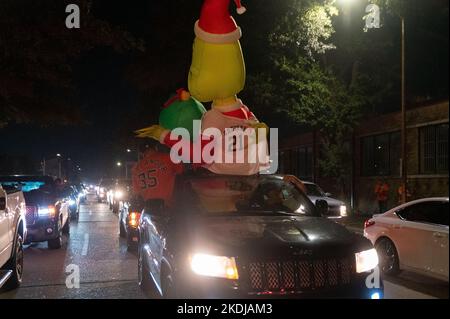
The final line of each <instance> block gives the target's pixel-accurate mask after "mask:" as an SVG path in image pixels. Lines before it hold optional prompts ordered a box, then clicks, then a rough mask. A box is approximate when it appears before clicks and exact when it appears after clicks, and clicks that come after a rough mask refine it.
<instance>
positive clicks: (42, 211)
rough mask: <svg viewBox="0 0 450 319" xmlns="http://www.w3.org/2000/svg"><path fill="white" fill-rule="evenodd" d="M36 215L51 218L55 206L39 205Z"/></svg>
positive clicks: (54, 212) (53, 214) (54, 213)
mask: <svg viewBox="0 0 450 319" xmlns="http://www.w3.org/2000/svg"><path fill="white" fill-rule="evenodd" d="M38 215H39V217H47V218H53V217H55V215H56V208H55V206H48V207H39V209H38Z"/></svg>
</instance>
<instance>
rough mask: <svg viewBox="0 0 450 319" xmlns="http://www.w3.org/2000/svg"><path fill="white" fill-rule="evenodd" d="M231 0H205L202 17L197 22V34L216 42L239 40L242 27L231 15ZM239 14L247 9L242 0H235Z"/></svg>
mask: <svg viewBox="0 0 450 319" xmlns="http://www.w3.org/2000/svg"><path fill="white" fill-rule="evenodd" d="M230 2H231V0H205V2H204V3H203V7H202V11H201V14H200V19H199V20H198V21H197V22H196V23H195V35H196V36H197V37H198V38H200V39H202V40H204V41H206V42H208V43H214V44H224V43H232V42H235V41H238V40H239V39H240V38H241V36H242V32H241V28H239V27H238V25H237V24H236V21H235V20H234V19H233V17H232V16H231V15H230V11H229V6H230ZM234 3H235V4H236V7H237V9H236V11H237V13H238V14H244V13H245V11H246V9H245V7H243V6H242V4H241V0H234Z"/></svg>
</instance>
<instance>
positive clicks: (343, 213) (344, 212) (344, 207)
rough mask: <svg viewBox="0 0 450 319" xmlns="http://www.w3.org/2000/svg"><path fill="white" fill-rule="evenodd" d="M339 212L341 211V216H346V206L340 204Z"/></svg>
mask: <svg viewBox="0 0 450 319" xmlns="http://www.w3.org/2000/svg"><path fill="white" fill-rule="evenodd" d="M340 213H341V217H347V206H345V205H341V207H340Z"/></svg>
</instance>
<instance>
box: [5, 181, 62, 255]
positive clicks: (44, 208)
mask: <svg viewBox="0 0 450 319" xmlns="http://www.w3.org/2000/svg"><path fill="white" fill-rule="evenodd" d="M0 184H2V185H3V186H5V185H7V186H10V187H17V188H18V189H21V190H22V192H23V195H24V197H25V202H26V215H25V221H26V226H27V237H26V240H25V243H26V244H27V243H31V242H43V241H47V243H48V247H49V248H50V249H58V248H61V246H62V236H63V234H69V232H70V218H69V201H70V193H69V192H68V191H67V190H65V189H63V188H60V186H58V185H56V183H55V181H54V180H53V178H52V177H49V176H0Z"/></svg>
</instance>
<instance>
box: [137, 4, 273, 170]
mask: <svg viewBox="0 0 450 319" xmlns="http://www.w3.org/2000/svg"><path fill="white" fill-rule="evenodd" d="M230 1H231V0H205V1H204V3H203V7H202V10H201V15H200V19H199V20H198V21H197V22H196V23H195V28H194V31H195V35H196V37H195V40H194V45H193V57H192V65H191V68H190V72H189V78H188V85H189V91H190V94H191V95H192V97H191V99H194V100H195V101H196V102H197V103H200V102H212V107H211V110H210V111H208V112H206V113H205V114H203V116H202V117H201V133H200V134H199V136H198V137H194V138H193V139H191V141H187V140H181V139H179V138H176V139H174V138H173V136H172V134H170V132H171V131H172V130H173V129H174V125H166V124H165V123H163V122H162V121H160V125H154V126H152V127H150V128H147V129H143V130H140V131H138V132H137V133H138V136H140V137H150V138H154V139H156V140H159V141H160V142H161V143H163V144H165V145H167V146H169V147H174V146H175V145H177V146H180V143H181V144H182V143H188V142H189V143H191V145H190V148H191V150H192V151H191V152H190V153H189V154H190V155H191V160H192V157H193V156H194V154H193V153H194V152H195V151H196V150H200V152H201V153H202V154H203V153H204V152H203V150H205V148H207V147H208V150H209V149H211V150H212V151H211V152H212V153H213V154H212V156H213V160H212V161H208V162H204V161H203V162H202V164H203V166H204V167H205V168H207V169H208V170H210V171H211V172H214V173H217V174H226V175H254V174H257V173H259V172H260V171H261V170H262V169H263V167H264V168H265V167H266V166H267V164H268V163H267V162H265V160H266V158H265V156H262V157H263V159H261V156H260V155H259V153H260V151H261V145H263V146H262V149H263V153H264V154H263V155H266V154H267V148H266V146H267V141H266V133H264V134H257V133H258V132H259V131H260V130H258V129H261V128H262V129H264V132H266V131H267V130H266V129H267V126H266V125H265V124H263V123H260V122H259V121H258V119H257V118H256V116H255V115H254V114H253V113H252V112H251V111H250V109H249V108H248V107H247V106H245V105H244V104H243V102H242V101H241V100H240V99H239V98H238V96H237V95H238V94H239V93H240V92H241V91H242V90H243V89H244V86H245V76H246V74H245V63H244V57H243V53H242V48H241V45H240V42H239V39H240V38H241V36H242V32H241V29H240V28H239V27H238V25H237V23H236V21H235V20H234V19H233V17H232V16H231V15H230V13H229V5H230ZM234 2H235V4H236V6H237V11H238V13H240V14H242V13H244V12H245V8H244V7H243V6H242V5H241V1H240V0H235V1H234ZM182 94H184V95H189V93H188V92H185V91H183V93H182ZM179 112H181V113H179ZM179 112H174V113H171V116H173V117H174V118H180V117H182V118H183V120H182V121H178V120H177V121H169V122H173V123H175V122H176V123H178V124H180V126H178V127H183V128H187V127H186V126H189V125H188V124H187V123H192V121H193V120H195V119H197V117H196V116H192V114H188V113H187V112H184V111H183V110H182V109H180V110H179ZM191 126H192V125H191ZM191 126H189V127H191ZM211 129H216V130H218V131H220V132H221V133H222V137H221V139H222V140H220V141H219V140H218V139H217V136H214V137H213V136H211V135H210V134H209V132H211ZM188 130H189V129H188ZM191 131H192V130H191ZM227 133H228V136H233V139H235V140H234V142H233V143H232V145H231V147H230V143H229V141H228V138H227ZM194 134H195V132H194ZM261 135H262V136H261ZM196 144H197V145H196ZM256 145H260V147H255V146H256ZM196 146H198V147H196ZM214 146H217V147H214ZM264 149H265V150H264ZM255 152H256V153H258V154H255ZM230 153H236V154H238V153H241V154H243V158H244V160H243V161H242V160H238V161H232V162H230V161H227V159H230V158H236V156H237V155H236V154H230ZM230 155H231V156H230ZM234 155H236V156H234ZM249 159H251V160H249ZM202 160H204V159H203V157H202Z"/></svg>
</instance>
